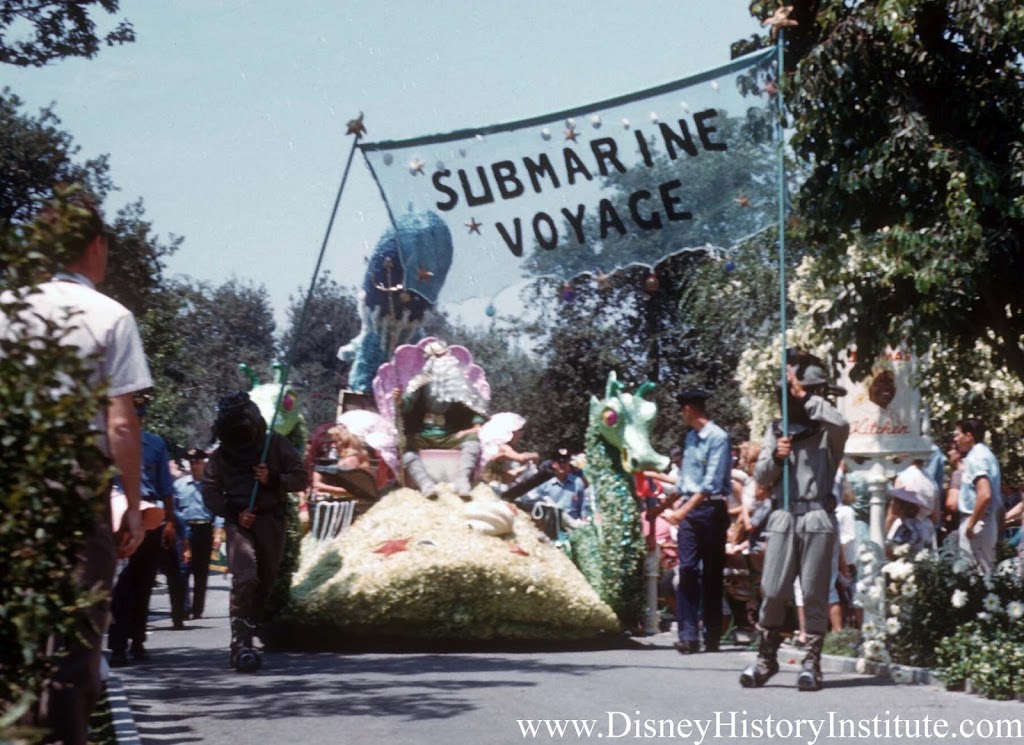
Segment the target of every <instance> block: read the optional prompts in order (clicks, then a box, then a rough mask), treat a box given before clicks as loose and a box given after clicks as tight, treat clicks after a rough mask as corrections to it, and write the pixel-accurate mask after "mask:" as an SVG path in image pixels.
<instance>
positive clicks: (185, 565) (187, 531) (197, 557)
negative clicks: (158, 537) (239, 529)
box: [174, 447, 224, 619]
mask: <svg viewBox="0 0 1024 745" xmlns="http://www.w3.org/2000/svg"><path fill="white" fill-rule="evenodd" d="M206 458H207V453H206V451H205V450H203V449H202V448H198V447H192V448H189V449H188V450H187V451H186V452H185V459H186V460H187V461H188V466H189V473H187V474H186V475H184V476H182V477H181V478H179V479H178V480H177V481H175V482H174V512H175V514H176V515H177V517H178V524H179V525H181V526H182V528H183V530H182V535H181V537H180V538H181V541H180V545H181V554H182V562H181V564H182V566H181V575H182V583H183V585H184V590H185V592H184V594H183V597H182V602H183V603H184V604H185V605H190V608H191V610H190V611H189V617H191V618H193V619H199V618H202V617H203V611H204V610H205V608H206V585H207V578H208V577H209V574H210V555H211V554H212V552H213V551H216V550H217V549H219V548H220V531H221V530H222V529H223V527H224V519H223V518H220V517H214V515H213V513H212V512H210V508H209V507H207V506H206V503H205V502H203V472H204V471H205V470H206ZM215 529H216V533H215V532H214V531H215ZM190 576H191V577H192V578H193V580H192V582H193V585H192V587H193V589H192V602H191V604H189V603H188V580H189V577H190ZM182 615H185V609H184V608H183V609H182Z"/></svg>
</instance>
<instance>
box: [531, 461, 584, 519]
mask: <svg viewBox="0 0 1024 745" xmlns="http://www.w3.org/2000/svg"><path fill="white" fill-rule="evenodd" d="M549 463H550V464H551V469H552V470H553V471H554V472H555V478H553V479H551V480H550V481H545V482H544V483H543V484H541V485H540V486H538V487H537V489H536V490H535V491H534V492H533V495H532V496H534V497H537V498H539V499H544V498H545V497H546V498H547V499H548V500H550V501H551V502H552V503H553V504H555V505H556V506H557V507H558V508H559V509H560V510H561V511H562V512H564V513H565V514H566V515H568V516H569V517H571V518H572V519H573V520H583V519H585V518H589V517H591V509H590V505H589V504H588V503H587V485H586V484H585V483H584V482H583V477H582V476H580V475H579V474H578V473H576V471H575V470H574V469H573V466H572V454H571V453H570V452H569V449H568V448H564V447H561V448H558V450H556V451H555V454H554V457H552V458H551V460H550V461H549Z"/></svg>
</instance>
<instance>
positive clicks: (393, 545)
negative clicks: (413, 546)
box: [373, 538, 412, 556]
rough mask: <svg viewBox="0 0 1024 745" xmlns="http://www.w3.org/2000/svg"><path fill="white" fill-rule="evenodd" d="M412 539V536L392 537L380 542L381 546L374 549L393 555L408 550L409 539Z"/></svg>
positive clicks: (377, 551) (380, 552)
mask: <svg viewBox="0 0 1024 745" xmlns="http://www.w3.org/2000/svg"><path fill="white" fill-rule="evenodd" d="M411 540H412V538H392V539H391V540H390V541H384V543H382V544H380V546H379V547H377V548H375V549H373V553H375V554H384V555H385V556H391V555H392V554H398V553H401V552H402V551H407V550H408V548H409V541H411Z"/></svg>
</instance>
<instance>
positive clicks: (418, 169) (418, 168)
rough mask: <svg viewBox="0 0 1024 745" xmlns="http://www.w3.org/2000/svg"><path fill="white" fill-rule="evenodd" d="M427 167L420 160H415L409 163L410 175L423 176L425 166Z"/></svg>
mask: <svg viewBox="0 0 1024 745" xmlns="http://www.w3.org/2000/svg"><path fill="white" fill-rule="evenodd" d="M425 165H426V163H424V162H423V161H422V160H420V159H419V158H413V159H412V160H410V161H409V173H411V174H413V175H416V174H417V173H418V174H420V175H423V166H425Z"/></svg>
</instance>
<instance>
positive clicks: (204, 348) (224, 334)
mask: <svg viewBox="0 0 1024 745" xmlns="http://www.w3.org/2000/svg"><path fill="white" fill-rule="evenodd" d="M174 292H175V293H176V294H177V295H178V297H180V298H181V306H180V308H179V309H178V310H177V312H176V314H175V315H174V321H173V324H174V327H175V328H176V329H177V334H178V336H177V338H176V342H175V343H176V344H177V345H179V347H180V350H181V352H180V354H177V355H176V356H174V357H170V356H168V358H167V359H166V362H165V365H164V366H163V367H162V374H163V375H164V377H165V378H166V379H167V380H168V381H169V385H171V386H172V388H171V390H170V391H168V394H169V395H170V396H172V397H173V399H174V401H173V402H172V405H171V406H170V407H169V410H162V411H157V412H154V413H155V414H158V415H159V422H160V423H161V424H162V427H161V428H159V429H157V431H159V432H161V434H165V436H166V437H167V439H168V440H169V441H170V442H171V443H174V444H177V445H181V446H187V445H193V444H195V445H202V444H204V443H208V442H209V441H210V427H211V425H212V424H213V419H214V415H215V412H216V404H217V399H218V398H220V396H221V395H223V394H224V393H227V392H229V391H236V390H247V389H248V387H249V381H248V380H247V379H246V377H245V376H244V375H242V373H241V372H239V370H238V366H239V365H240V364H241V363H243V362H244V363H246V364H248V365H249V366H250V367H251V368H252V369H253V370H255V371H256V372H257V374H258V375H261V376H262V377H263V378H267V377H269V374H270V365H271V363H272V362H273V361H274V358H275V352H276V346H275V342H274V315H273V310H272V308H271V305H270V297H269V295H268V294H267V290H266V288H264V287H263V286H262V285H256V284H254V283H251V282H242V281H239V280H237V279H232V280H229V281H227V282H225V283H223V284H221V285H219V286H212V285H210V284H208V283H204V282H195V281H185V282H181V283H178V284H175V285H174ZM146 351H147V354H148V355H152V354H153V351H152V350H151V349H150V347H149V346H147V347H146ZM158 403H159V399H158ZM154 418H156V417H154ZM154 429H156V427H154Z"/></svg>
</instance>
